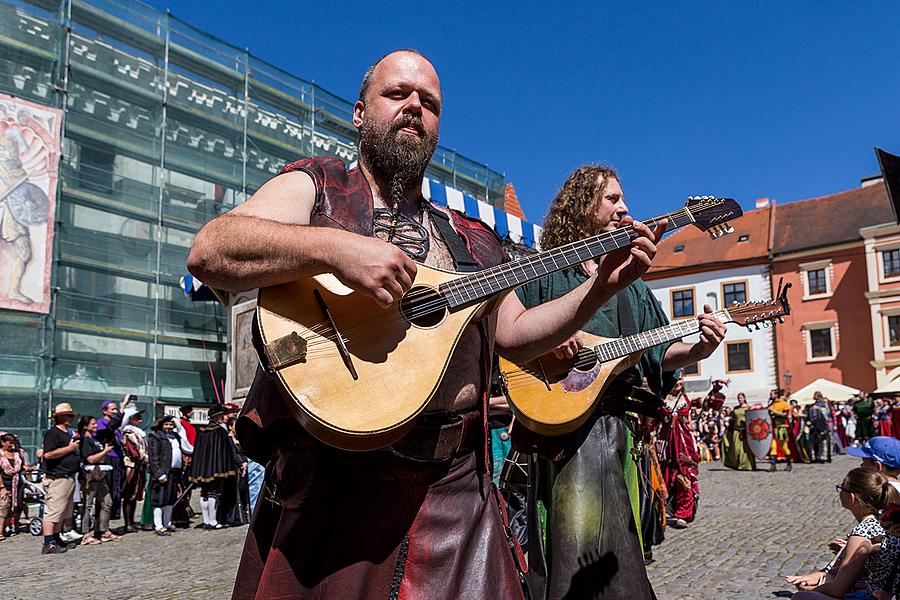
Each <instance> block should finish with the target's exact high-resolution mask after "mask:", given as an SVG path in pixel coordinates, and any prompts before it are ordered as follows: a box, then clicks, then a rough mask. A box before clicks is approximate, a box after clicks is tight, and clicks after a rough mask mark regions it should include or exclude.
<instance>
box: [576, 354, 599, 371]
mask: <svg viewBox="0 0 900 600" xmlns="http://www.w3.org/2000/svg"><path fill="white" fill-rule="evenodd" d="M596 364H597V355H596V354H594V353H593V352H591V351H590V350H588V349H587V348H582V349H581V350H579V351H578V354H576V355H575V358H573V359H572V366H573V367H575V370H576V371H579V372H581V373H587V372H589V371H591V370H592V369H593V368H594V366H596Z"/></svg>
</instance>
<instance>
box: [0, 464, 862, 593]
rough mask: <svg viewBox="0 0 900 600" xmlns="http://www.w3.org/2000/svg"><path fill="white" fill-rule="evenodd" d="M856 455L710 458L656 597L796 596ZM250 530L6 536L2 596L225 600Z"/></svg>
mask: <svg viewBox="0 0 900 600" xmlns="http://www.w3.org/2000/svg"><path fill="white" fill-rule="evenodd" d="M857 465H858V461H857V460H855V459H851V458H849V457H836V459H835V462H833V463H832V464H829V465H797V466H796V467H795V468H794V470H793V472H791V473H784V472H782V471H778V472H776V473H767V472H762V471H758V472H754V473H745V472H736V471H730V470H728V469H724V468H723V467H722V466H721V464H719V463H713V464H709V465H703V466H702V467H701V473H700V490H701V504H700V512H699V515H698V517H697V520H696V522H695V523H693V524H692V525H691V526H690V527H689V528H688V529H685V530H674V529H669V530H668V531H667V532H666V541H665V542H664V543H663V544H662V545H661V546H659V547H657V548H656V549H655V552H654V557H655V559H656V560H655V562H654V563H653V564H651V566H650V567H649V575H650V579H651V581H652V582H653V585H654V589H655V590H656V593H657V595H658V596H659V598H660V600H676V599H684V600H701V599H702V600H708V599H715V598H728V599H731V598H737V599H744V598H748V599H751V598H777V597H787V596H789V595H790V586H788V585H786V584H785V583H784V580H783V577H784V576H785V575H791V574H794V573H798V572H806V571H808V570H812V569H814V568H815V567H816V566H817V565H819V564H821V563H822V562H823V560H827V558H828V556H829V554H828V549H827V548H826V544H827V543H828V542H829V541H830V540H832V539H834V538H835V537H840V536H842V535H844V534H846V532H847V531H848V530H849V529H850V527H851V525H852V517H851V516H850V514H849V513H847V512H846V511H845V510H843V509H842V508H841V507H840V504H839V503H838V500H837V495H836V494H835V493H834V484H835V483H838V482H840V480H841V479H842V477H843V476H844V474H845V473H846V472H847V471H848V470H850V469H851V468H853V467H855V466H857ZM195 500H196V499H195ZM116 526H121V522H113V527H114V528H115V527H116ZM246 532H247V528H246V527H240V528H234V529H223V530H221V531H215V532H205V531H201V530H199V529H191V530H186V531H179V532H178V533H175V534H173V535H172V536H171V537H167V538H160V537H158V536H156V535H155V534H154V533H153V532H142V533H136V534H131V535H127V536H125V537H124V538H122V539H121V540H119V541H117V542H112V543H104V544H102V545H100V546H83V547H79V548H76V549H74V550H71V551H69V552H67V553H66V554H62V555H50V556H42V555H41V554H40V538H37V537H32V536H30V535H25V534H20V535H18V536H15V537H13V538H10V539H7V540H6V541H4V542H2V544H0V557H2V563H3V565H4V567H5V568H4V575H3V583H2V588H0V589H2V592H0V596H2V597H3V598H14V599H29V600H30V599H33V598H37V597H42V596H45V595H52V596H53V597H57V596H63V597H66V598H79V599H86V598H106V599H111V600H119V599H122V600H124V599H128V598H161V599H165V598H173V599H174V598H178V599H180V600H185V599H191V600H193V599H206V598H209V599H213V598H215V599H220V598H228V597H229V596H230V593H231V586H232V583H233V581H234V575H235V572H236V571H237V564H238V558H239V556H240V551H241V546H242V544H243V540H244V536H245V535H246ZM51 590H52V592H51Z"/></svg>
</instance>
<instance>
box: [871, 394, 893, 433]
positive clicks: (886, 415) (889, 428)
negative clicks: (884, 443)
mask: <svg viewBox="0 0 900 600" xmlns="http://www.w3.org/2000/svg"><path fill="white" fill-rule="evenodd" d="M891 401H892V400H891V399H890V398H884V399H879V400H878V408H877V409H876V410H875V421H876V423H878V425H877V427H876V428H875V435H881V436H887V437H893V435H894V428H893V424H892V423H891ZM873 437H874V436H873Z"/></svg>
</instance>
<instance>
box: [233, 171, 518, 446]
mask: <svg viewBox="0 0 900 600" xmlns="http://www.w3.org/2000/svg"><path fill="white" fill-rule="evenodd" d="M294 171H302V172H304V173H306V174H308V175H309V176H310V177H311V178H312V180H313V182H314V183H315V186H316V200H315V203H314V205H313V210H312V213H311V215H310V225H312V226H316V227H332V228H335V229H343V230H346V231H350V232H352V233H356V234H359V235H364V236H368V237H371V236H372V233H373V224H374V200H373V198H372V192H371V189H370V188H369V183H368V181H366V178H365V176H364V175H363V173H362V171H360V170H359V169H358V168H353V169H350V170H347V168H346V167H345V166H344V163H343V162H342V161H341V160H339V159H337V158H331V157H315V158H305V159H302V160H298V161H295V162H293V163H290V164H288V165H287V166H285V167H284V168H283V169H282V170H281V173H282V174H283V173H291V172H294ZM450 217H451V221H452V223H453V225H454V227H455V229H456V232H457V233H458V234H459V237H460V238H461V239H462V240H463V242H464V243H465V246H466V249H468V251H469V253H470V254H471V255H472V257H473V258H474V259H475V260H476V262H478V264H479V265H480V266H481V268H488V267H492V266H494V265H497V264H500V263H502V262H505V261H506V260H507V257H506V252H505V251H504V250H503V247H502V246H501V245H500V240H499V238H498V237H497V234H496V233H494V231H493V230H492V229H490V228H489V227H488V226H487V225H485V224H484V223H482V222H481V221H479V220H478V219H473V218H471V217H468V216H466V215H464V214H462V213H459V212H457V211H455V210H452V209H451V210H450ZM496 320H497V317H496V313H492V314H491V315H489V316H487V317H485V318H484V319H482V321H481V323H480V327H479V328H480V330H481V333H482V336H481V337H482V360H483V368H482V371H483V373H484V374H485V377H484V379H485V382H484V384H483V388H482V389H484V390H489V389H490V374H491V360H492V356H493V347H494V331H495V329H496ZM295 426H296V427H299V424H298V423H297V422H296V421H295V420H294V418H293V416H292V415H291V413H290V412H289V410H288V408H287V407H286V406H285V405H284V400H283V399H282V398H281V395H280V393H279V391H278V389H277V386H276V384H275V382H274V381H273V380H272V379H271V378H270V377H269V376H268V375H266V374H265V372H264V371H263V370H262V369H257V372H256V377H255V378H254V380H253V384H252V386H251V388H250V392H249V393H248V395H247V399H246V400H245V402H244V406H243V409H242V410H241V416H240V418H239V419H238V423H237V433H238V437H239V439H240V441H241V445H242V447H243V448H244V450H245V452H246V453H247V455H248V456H249V457H250V458H252V459H253V460H255V461H256V462H258V463H261V464H266V463H267V462H268V460H269V458H270V456H271V452H272V449H273V444H275V443H277V440H278V439H279V438H281V437H283V435H281V434H283V433H287V431H289V428H290V427H295ZM284 427H287V428H288V430H287V431H286V430H284V429H282V428H284Z"/></svg>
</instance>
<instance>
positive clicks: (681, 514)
mask: <svg viewBox="0 0 900 600" xmlns="http://www.w3.org/2000/svg"><path fill="white" fill-rule="evenodd" d="M666 407H667V409H668V410H667V412H666V416H665V417H664V419H663V425H662V428H661V429H660V432H659V438H660V441H661V442H662V443H661V444H660V447H661V448H662V449H663V451H662V452H661V453H660V456H659V461H660V467H661V468H662V474H663V480H664V481H665V484H666V489H667V490H668V492H669V496H668V500H669V504H668V515H669V520H668V523H669V524H670V525H671V526H672V527H675V528H677V529H683V528H685V527H687V526H688V524H689V523H690V522H691V521H693V520H694V517H695V516H696V514H697V506H698V501H699V500H700V481H699V472H698V470H697V467H698V465H699V464H700V449H699V448H698V446H697V441H696V438H695V437H694V434H693V431H691V424H692V420H691V402H690V401H689V400H688V398H687V395H686V394H685V393H684V383H683V382H681V381H679V382H678V385H677V386H676V387H675V388H674V389H673V390H672V394H671V395H670V396H669V397H668V398H666Z"/></svg>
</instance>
